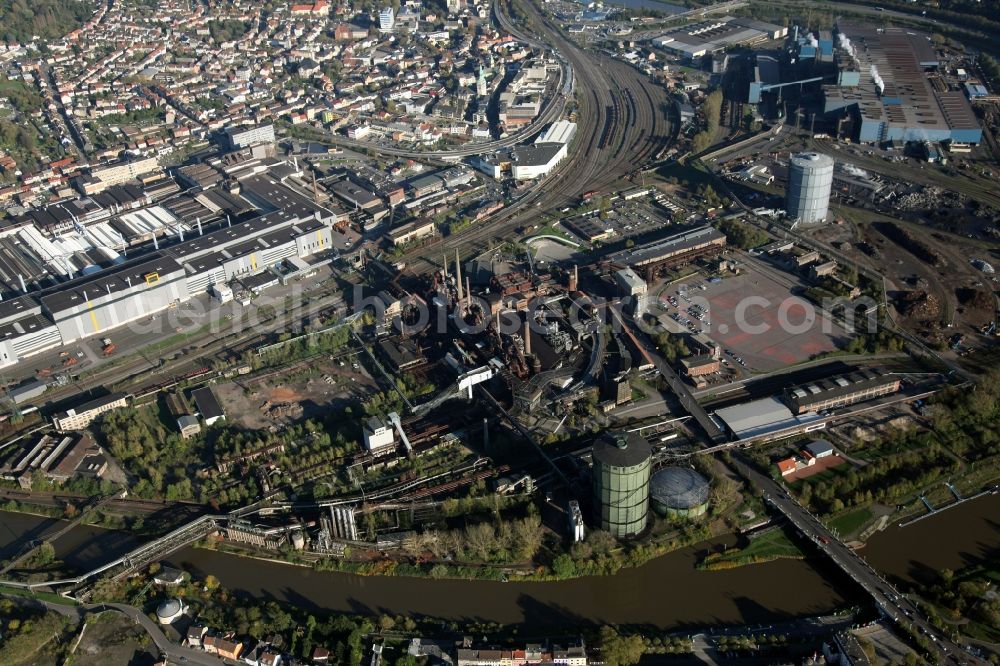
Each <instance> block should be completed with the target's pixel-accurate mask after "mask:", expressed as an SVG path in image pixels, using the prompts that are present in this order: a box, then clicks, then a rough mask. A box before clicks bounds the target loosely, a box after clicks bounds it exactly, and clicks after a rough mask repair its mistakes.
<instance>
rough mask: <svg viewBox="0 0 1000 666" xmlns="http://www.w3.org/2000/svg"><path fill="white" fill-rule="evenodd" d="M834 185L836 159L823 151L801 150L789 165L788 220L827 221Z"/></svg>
mask: <svg viewBox="0 0 1000 666" xmlns="http://www.w3.org/2000/svg"><path fill="white" fill-rule="evenodd" d="M832 186H833V158H832V157H830V156H829V155H822V154H820V153H799V154H798V155H794V156H792V159H791V160H790V161H789V165H788V189H787V190H786V192H785V212H786V213H787V214H788V219H790V220H794V221H798V222H801V223H803V224H811V223H814V222H825V221H826V216H827V213H828V212H829V208H830V188H831V187H832Z"/></svg>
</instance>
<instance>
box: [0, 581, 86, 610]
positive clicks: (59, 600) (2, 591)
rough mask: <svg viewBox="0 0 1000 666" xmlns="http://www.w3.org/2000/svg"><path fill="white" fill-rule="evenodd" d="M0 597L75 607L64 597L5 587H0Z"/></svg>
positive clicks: (74, 601) (73, 603)
mask: <svg viewBox="0 0 1000 666" xmlns="http://www.w3.org/2000/svg"><path fill="white" fill-rule="evenodd" d="M0 595H7V596H11V597H26V598H28V599H38V600H39V601H47V602H49V603H53V604H62V605H64V606H75V605H76V600H75V599H67V598H66V597H64V596H61V595H58V594H53V593H51V592H32V591H31V590H22V589H21V588H19V587H7V586H6V585H0Z"/></svg>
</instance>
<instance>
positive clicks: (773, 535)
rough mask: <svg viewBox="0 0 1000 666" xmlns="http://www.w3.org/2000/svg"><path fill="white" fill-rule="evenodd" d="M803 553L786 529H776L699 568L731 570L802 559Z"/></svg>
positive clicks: (707, 559) (707, 561) (708, 559)
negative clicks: (751, 565)
mask: <svg viewBox="0 0 1000 666" xmlns="http://www.w3.org/2000/svg"><path fill="white" fill-rule="evenodd" d="M801 557H803V553H802V551H801V550H800V549H799V547H798V545H797V544H796V543H795V542H794V541H793V540H792V537H791V536H790V535H789V534H788V533H787V532H786V531H785V530H784V529H780V528H779V529H774V530H771V531H770V532H766V533H764V534H762V535H760V536H759V537H757V538H755V539H752V540H750V543H749V544H747V546H746V547H745V548H743V549H739V548H734V549H732V550H730V551H727V552H725V553H723V554H721V555H713V556H709V557H708V558H706V560H705V561H704V562H702V563H701V564H700V565H699V566H700V568H704V569H707V570H716V569H729V568H733V567H739V566H743V565H746V564H756V563H760V562H770V561H771V560H776V559H779V558H796V559H798V558H801Z"/></svg>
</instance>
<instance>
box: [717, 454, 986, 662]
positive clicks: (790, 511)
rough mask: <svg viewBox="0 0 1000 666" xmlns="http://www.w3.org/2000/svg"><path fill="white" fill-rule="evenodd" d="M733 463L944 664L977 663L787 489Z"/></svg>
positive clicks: (739, 461)
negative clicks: (926, 641) (928, 643)
mask: <svg viewBox="0 0 1000 666" xmlns="http://www.w3.org/2000/svg"><path fill="white" fill-rule="evenodd" d="M733 462H734V464H735V465H736V467H737V469H738V470H739V472H740V474H742V475H743V476H744V477H745V478H746V479H748V480H749V481H750V482H751V483H752V484H753V485H755V486H756V487H757V489H758V490H759V491H761V492H762V493H763V494H764V498H765V500H767V502H768V503H769V504H770V505H771V506H773V507H774V508H775V509H777V510H778V511H780V512H781V513H782V514H784V516H785V517H786V518H788V520H789V522H790V523H791V524H792V525H793V526H794V527H795V529H796V530H798V531H799V533H801V534H802V535H803V536H805V537H806V538H807V539H809V540H810V541H812V542H813V543H814V544H815V545H816V547H817V548H819V549H820V550H821V551H822V552H823V553H824V554H825V555H826V556H827V557H829V558H830V559H831V560H833V562H834V564H836V565H837V567H838V568H840V569H841V570H842V571H843V572H844V573H846V574H847V575H848V576H850V577H851V578H852V579H853V580H854V581H855V582H856V583H857V584H858V585H860V586H861V587H862V589H864V591H865V592H867V593H868V595H869V596H871V598H872V599H873V600H874V601H875V605H876V606H877V607H878V609H879V611H881V612H882V613H883V614H884V615H885V616H886V617H887V618H889V619H891V620H893V621H894V622H896V623H897V624H899V625H900V626H903V627H907V628H909V629H910V630H911V631H914V632H916V633H920V634H923V635H925V636H927V637H928V638H929V639H930V641H931V647H932V648H933V651H934V652H936V653H937V654H938V656H940V657H941V658H942V661H943V662H944V663H954V664H970V663H976V662H977V660H976V659H975V658H974V657H972V656H971V655H969V654H968V653H966V652H965V651H964V650H963V649H962V648H961V647H960V646H959V645H957V644H956V643H954V642H953V641H951V640H950V639H948V638H946V637H944V636H939V635H938V630H937V629H936V628H934V627H933V626H931V624H930V623H929V622H928V621H927V619H926V618H925V617H924V616H923V615H922V614H921V612H920V610H919V609H918V608H917V607H916V605H914V603H913V602H912V601H910V600H909V599H907V598H906V597H905V596H903V595H902V594H900V593H899V592H898V591H897V590H896V589H895V588H893V586H892V585H891V584H890V583H889V582H888V581H886V580H885V579H884V578H882V576H880V575H879V574H878V572H876V571H875V570H874V569H872V567H871V566H869V565H868V563H867V562H865V560H864V559H862V557H861V556H860V555H858V553H857V552H855V551H854V550H852V549H851V548H848V547H847V546H846V545H845V544H844V543H843V542H842V541H840V539H838V538H837V537H836V536H834V534H833V533H832V532H830V530H828V529H827V528H826V526H825V525H823V523H821V522H820V521H819V519H817V518H816V517H815V516H813V515H812V514H811V513H810V512H809V511H808V510H807V509H806V508H805V507H803V506H802V505H801V504H799V503H798V501H796V500H795V499H794V498H793V497H792V496H791V495H789V494H788V493H787V492H786V491H785V489H784V487H783V486H781V485H780V484H778V483H777V482H775V481H773V480H772V479H771V478H769V477H767V476H765V475H764V474H761V473H760V472H758V471H757V470H756V469H754V468H753V467H752V466H751V465H750V464H748V463H747V462H746V461H745V460H743V459H742V457H741V456H740V455H734V456H733Z"/></svg>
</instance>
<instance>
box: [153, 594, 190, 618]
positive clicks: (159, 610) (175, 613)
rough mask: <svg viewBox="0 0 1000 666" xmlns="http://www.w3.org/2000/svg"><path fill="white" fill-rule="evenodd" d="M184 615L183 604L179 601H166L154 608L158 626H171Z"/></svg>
mask: <svg viewBox="0 0 1000 666" xmlns="http://www.w3.org/2000/svg"><path fill="white" fill-rule="evenodd" d="M183 614H184V602H183V601H181V600H180V599H166V600H164V601H162V602H161V603H160V605H159V606H157V607H156V620H157V621H158V622H159V623H160V624H173V622H174V621H175V620H177V619H178V618H179V617H180V616H181V615H183Z"/></svg>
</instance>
